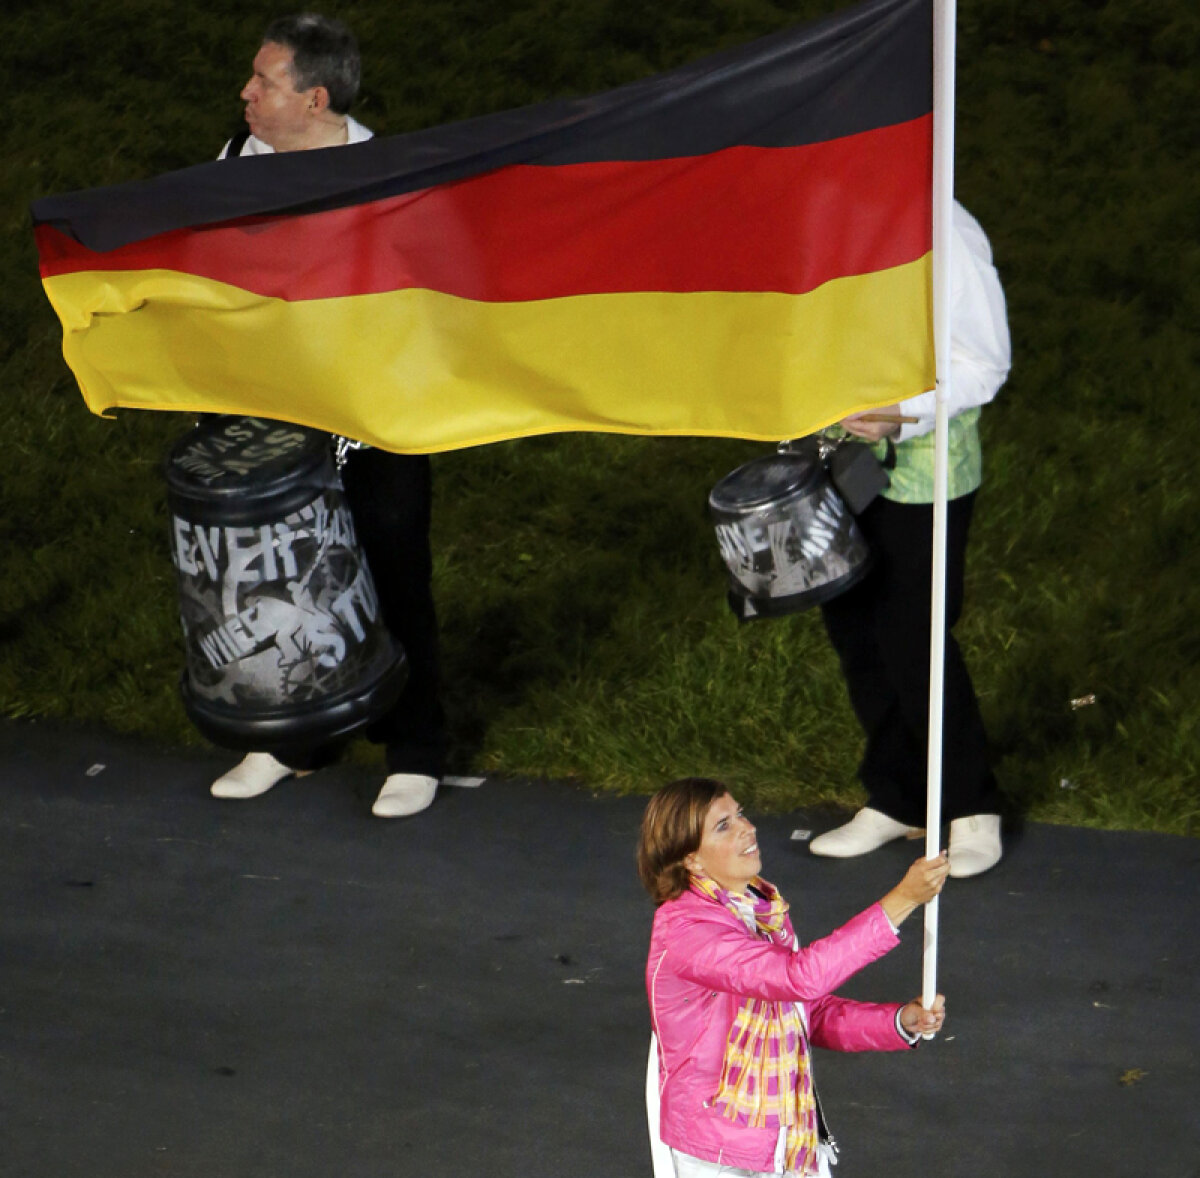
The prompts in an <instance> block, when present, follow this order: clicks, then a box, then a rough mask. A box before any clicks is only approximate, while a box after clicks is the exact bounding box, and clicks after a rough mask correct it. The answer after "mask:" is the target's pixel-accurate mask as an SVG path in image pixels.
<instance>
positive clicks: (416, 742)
mask: <svg viewBox="0 0 1200 1178" xmlns="http://www.w3.org/2000/svg"><path fill="white" fill-rule="evenodd" d="M359 76H360V65H359V53H358V45H357V43H356V42H355V39H354V36H353V34H352V33H351V32H350V30H349V29H348V28H347V27H346V26H345V25H344V24H342V23H341V22H340V21H336V20H331V19H329V18H327V17H324V16H319V15H317V14H315V13H304V14H301V15H298V16H286V17H281V18H280V19H279V20H276V21H274V22H272V23H271V24H270V25H269V26H268V28H267V31H266V32H265V33H264V34H263V41H262V45H261V47H260V48H259V50H258V52H257V53H256V54H255V57H254V66H253V74H252V75H251V78H250V80H249V81H248V82H247V83H246V85H245V87H243V89H242V94H241V97H242V100H243V101H244V102H245V104H246V123H247V131H245V132H242V133H241V134H240V135H236V136H234V138H233V139H231V140H230V141H229V142H228V143H226V144H225V146H224V147H223V148H222V149H221V154H220V157H219V158H221V159H226V158H228V157H229V156H230V155H243V156H245V155H269V154H271V153H272V152H281V151H306V150H310V149H312V148H320V147H339V146H343V145H345V144H353V143H362V142H365V141H366V140H368V139H370V138H371V135H372V132H371V131H369V130H368V129H367V128H366V127H364V126H363V125H362V124H361V123H359V122H358V121H357V120H355V119H353V118H351V116H350V115H349V113H348V111H349V109H350V106H351V104H352V103H353V102H354V99H355V97H356V96H357V94H358V86H359ZM342 480H343V483H344V486H345V491H346V498H347V501H348V502H349V504H350V509H351V512H352V514H353V516H354V523H355V529H356V531H357V533H358V538H359V540H360V542H361V544H362V547H363V550H364V552H365V554H366V558H367V563H368V565H369V566H370V569H371V573H372V576H373V578H374V580H375V587H376V590H377V591H378V593H379V599H380V604H381V607H382V610H383V616H384V620H385V621H386V622H387V625H388V629H389V630H391V632H392V633H393V634H394V635H395V636H396V638H397V639H399V641H400V643H401V644H402V645H403V646H404V649H405V653H406V654H407V656H408V668H409V671H408V680H407V682H406V683H405V687H404V691H403V692H402V694H401V696H400V699H399V700H398V701H397V703H396V704H395V706H394V707H392V708H391V709H390V710H389V711H388V712H386V713H385V714H384V715H383V716H382V717H380V718H379V719H378V720H376V721H375V722H374V723H373V724H371V725H369V726H368V727H367V729H366V735H367V737H368V738H369V739H371V740H373V741H375V742H377V743H379V744H383V745H384V746H385V748H386V755H387V770H388V776H387V779H386V780H385V781H384V784H383V788H382V789H381V790H380V793H379V796H378V798H377V799H376V801H375V804H374V805H373V806H372V808H371V812H372V813H373V814H375V815H377V816H378V817H380V818H396V817H404V816H407V815H410V814H416V813H419V812H420V811H421V810H424V809H425V808H426V807H427V806H429V805H430V803H432V801H433V799H434V796H435V794H436V792H437V786H438V781H439V779H440V778H441V776H442V771H443V768H444V758H445V745H446V738H445V716H444V714H443V711H442V706H441V700H440V696H439V692H438V653H437V619H436V616H435V613H434V605H433V595H432V590H431V587H430V581H431V577H432V571H433V569H432V558H431V555H430V551H429V519H430V497H431V496H430V468H429V459H428V457H427V456H425V455H408V454H391V453H388V452H387V451H383V450H372V449H363V450H357V451H351V452H350V454H349V457H348V460H347V462H346V465H345V467H344V468H343V470H342ZM338 751H339V750H338V748H336V747H334V748H325V749H319V750H317V751H315V752H313V751H312V750H310V749H299V748H298V749H296V750H294V751H289V752H288V753H287V754H283V753H281V754H280V756H279V757H278V758H277V757H275V756H272V755H271V754H269V753H250V754H248V755H247V756H246V757H245V759H244V760H243V761H242V762H241V763H240V764H239V765H237V766H235V767H234V768H233V769H231V770H230V771H229V772H228V773H226V774H224V775H223V776H221V777H220V778H218V779H217V780H216V781H215V782H214V783H213V786H212V793H213V796H214V797H219V798H242V799H244V798H253V797H258V796H259V795H260V794H263V793H266V791H267V790H269V789H270V788H271V787H272V786H274V785H276V784H277V783H278V782H280V781H282V780H283V779H284V778H285V777H288V776H290V775H292V774H293V773H295V774H303V773H307V772H312V771H313V770H314V769H318V768H320V767H321V766H323V765H326V764H328V763H329V762H331V761H332V760H333V759H334V758H335V757H336V756H337V753H338Z"/></svg>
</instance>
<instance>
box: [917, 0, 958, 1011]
mask: <svg viewBox="0 0 1200 1178" xmlns="http://www.w3.org/2000/svg"><path fill="white" fill-rule="evenodd" d="M955 15H956V0H933V342H934V356H935V361H936V365H937V392H936V404H937V411H936V416H935V418H934V466H933V569H932V573H931V575H932V584H931V592H930V601H931V605H930V619H931V627H932V628H931V635H930V641H929V749H928V773H927V777H926V803H925V854H926V856H927V857H928V858H931V859H932V858H934V857H935V856H936V855H937V854H938V852H939V851H940V850H941V846H940V843H941V838H942V710H943V696H944V681H945V669H946V517H947V508H946V490H947V481H948V480H947V471H948V466H949V429H948V425H949V417H948V414H947V410H946V399H947V396H948V393H949V387H950V250H951V248H952V241H953V239H952V235H951V231H950V230H951V224H952V219H953V215H954V212H953V208H954V49H955ZM937 952H938V897H937V896H935V897H934V898H933V899H932V900H930V901H929V903H928V904H927V905H926V906H925V956H924V968H923V971H922V972H923V978H922V987H921V1003H922V1005H923V1006H924V1007H925V1008H926V1009H927V1010H928V1009H929V1008H930V1007H931V1006H932V1005H933V1001H934V998H935V997H936V996H937Z"/></svg>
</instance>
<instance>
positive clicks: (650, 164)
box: [33, 0, 934, 453]
mask: <svg viewBox="0 0 1200 1178" xmlns="http://www.w3.org/2000/svg"><path fill="white" fill-rule="evenodd" d="M931 79H932V15H931V0H869V2H868V3H866V4H863V5H860V6H858V7H856V8H853V9H851V10H848V11H846V12H843V13H840V14H835V15H834V16H832V17H830V18H828V19H826V20H823V21H820V22H817V23H815V24H811V25H807V26H804V27H801V28H798V29H794V30H787V31H785V32H783V33H781V34H777V35H775V36H771V37H768V38H765V39H763V40H760V41H757V42H755V43H753V44H750V45H748V46H743V47H739V48H736V49H733V50H730V51H726V52H723V53H720V54H717V55H715V56H712V57H709V58H706V59H704V60H701V61H696V62H693V63H690V64H688V65H685V66H683V67H681V68H679V69H675V70H673V71H671V72H669V73H665V74H661V75H657V76H655V77H652V78H649V79H646V80H644V81H640V82H637V83H634V84H632V85H628V86H623V87H621V88H619V89H616V90H612V91H609V92H607V93H604V94H600V95H596V96H593V97H588V98H580V99H573V100H564V101H556V102H550V103H546V104H541V105H537V106H532V107H526V108H522V109H520V110H515V111H507V112H503V113H500V114H496V115H490V116H486V117H483V118H479V119H473V120H470V121H467V122H462V123H457V124H451V125H447V126H443V127H436V128H433V129H430V130H426V131H420V132H416V133H414V134H408V135H400V136H394V137H389V138H377V139H373V140H371V141H369V142H367V143H363V144H359V145H355V146H348V147H339V148H329V149H325V150H319V151H304V152H294V153H289V154H280V155H269V156H259V157H244V158H238V159H233V160H224V161H220V162H212V163H206V164H202V165H200V166H198V167H193V168H188V169H185V170H183V171H179V172H172V173H169V174H166V175H163V176H159V177H156V178H154V179H152V180H149V181H145V182H139V183H134V184H127V185H120V186H116V187H111V188H103V189H93V190H89V191H86V192H81V193H73V194H68V195H64V196H58V197H51V198H47V199H44V200H41V201H39V202H37V203H36V204H35V205H34V206H33V215H34V221H35V227H36V234H37V242H38V248H39V253H40V258H41V273H42V277H43V282H44V285H45V288H46V291H47V294H48V295H49V298H50V301H51V303H52V304H53V305H54V309H55V311H56V312H57V313H58V316H59V318H60V319H61V321H62V324H63V332H64V343H63V350H64V354H65V356H66V360H67V363H68V364H69V365H70V367H71V369H72V370H73V372H74V373H75V376H76V377H77V379H78V381H79V385H80V388H81V389H82V391H83V395H84V397H85V399H86V401H87V403H88V406H89V407H90V408H91V409H92V410H93V412H96V413H104V412H105V411H107V410H109V409H111V408H113V407H117V406H120V407H132V408H141V409H174V410H181V411H186V412H200V411H207V412H227V413H245V414H251V415H255V416H262V417H273V418H281V419H286V420H289V421H294V422H298V423H300V424H303V425H309V426H314V427H317V428H320V429H324V430H329V431H331V432H333V433H338V434H344V435H346V436H348V437H351V438H356V439H359V440H361V441H365V442H369V443H371V444H374V445H377V446H381V447H384V448H386V449H389V450H396V451H402V452H408V453H426V452H430V451H437V450H447V449H454V448H458V447H463V446H471V445H477V444H481V443H485V442H493V441H498V440H501V439H507V438H515V437H522V436H528V435H533V434H541V433H548V432H554V431H563V430H596V431H607V432H614V433H635V434H675V435H684V434H687V435H709V436H715V435H719V436H733V437H744V438H754V439H760V440H775V439H780V438H786V437H797V436H800V435H803V434H806V433H809V432H811V431H812V430H814V429H816V428H819V427H821V426H823V425H826V424H828V423H829V422H831V421H835V420H837V419H838V418H839V417H842V416H844V415H845V414H846V413H848V412H853V411H857V410H859V409H865V408H869V407H872V406H879V405H887V404H891V403H893V402H895V401H898V400H901V399H903V398H905V397H908V396H912V395H914V394H916V393H920V392H922V391H924V390H926V389H929V388H932V387H933V383H934V380H933V375H934V374H933V367H934V365H933V344H932V334H931V315H930V303H931V293H930V287H931V279H930V274H931V267H930V254H931V216H932V214H931V198H930V189H931V166H932V164H931V155H932V113H931V106H932V81H931ZM331 153H332V154H331Z"/></svg>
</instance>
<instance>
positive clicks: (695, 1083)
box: [646, 891, 908, 1171]
mask: <svg viewBox="0 0 1200 1178" xmlns="http://www.w3.org/2000/svg"><path fill="white" fill-rule="evenodd" d="M898 943H899V938H898V937H897V936H896V933H895V932H894V931H893V929H892V926H891V923H890V921H889V920H888V918H887V916H885V915H884V911H883V909H882V907H880V905H878V904H874V905H872V906H871V907H870V908H868V909H867V910H866V911H865V912H861V913H859V915H858V916H856V917H854V919H853V920H851V921H849V922H848V923H847V924H844V925H842V927H841V928H839V929H837V930H836V931H834V932H833V933H831V934H830V935H829V936H827V937H824V938H823V939H821V940H819V941H814V942H813V943H812V944H811V945H806V946H804V947H803V948H801V949H793V948H792V946H793V945H794V944H795V934H794V933H793V931H792V925H791V921H790V919H788V920H787V921H786V922H785V928H783V929H781V930H780V931H779V932H778V933H776V934H775V938H774V939H773V940H767V939H766V938H765V937H763V936H758V935H755V934H753V933H751V932H750V931H749V930H748V929H747V928H746V926H745V925H744V924H743V923H742V922H741V920H739V919H738V917H737V916H735V915H734V914H733V913H732V912H730V911H729V910H728V909H726V908H725V907H723V906H722V905H720V904H717V903H715V902H714V901H712V900H710V899H708V898H707V897H704V896H701V895H699V894H697V893H696V892H692V891H688V892H684V894H683V895H682V896H680V897H679V898H678V899H677V900H668V901H667V902H666V903H665V904H662V905H661V906H660V907H659V909H658V911H657V912H656V913H655V916H654V929H653V932H652V933H651V936H650V956H649V959H648V960H647V962H646V990H647V993H648V994H649V997H650V1018H651V1021H652V1022H653V1024H654V1033H655V1035H656V1036H657V1037H658V1065H659V1132H660V1135H661V1137H662V1139H663V1141H665V1142H666V1143H667V1145H670V1146H672V1147H673V1148H675V1149H678V1150H681V1151H682V1152H684V1153H688V1154H691V1155H692V1156H693V1157H698V1158H703V1159H705V1160H706V1161H712V1162H720V1163H723V1164H725V1165H728V1166H736V1167H740V1168H742V1169H747V1170H755V1171H770V1170H772V1169H773V1167H774V1158H775V1146H776V1142H777V1140H778V1138H779V1130H778V1129H770V1128H764V1129H753V1128H748V1127H746V1126H739V1125H736V1124H735V1123H734V1122H733V1121H731V1120H729V1119H727V1118H726V1117H724V1116H723V1115H722V1114H721V1112H720V1111H719V1110H718V1109H715V1108H713V1107H712V1104H711V1101H712V1098H713V1096H714V1094H715V1093H716V1091H717V1087H718V1085H719V1083H720V1079H721V1065H722V1063H723V1061H724V1059H725V1043H726V1040H727V1038H728V1036H729V1030H730V1028H731V1027H732V1026H733V1021H734V1018H735V1017H736V1015H737V1012H738V1008H739V1007H740V1006H741V1004H742V1001H743V999H745V998H747V997H754V998H767V999H770V1000H772V1001H777V1002H793V1001H794V1002H803V1003H804V1009H805V1014H806V1016H807V1021H808V1028H809V1037H810V1038H811V1040H812V1042H813V1043H814V1044H816V1046H818V1047H829V1048H833V1049H834V1050H836V1051H898V1050H901V1049H903V1048H906V1047H907V1046H908V1044H907V1043H906V1042H905V1040H904V1039H903V1038H902V1037H901V1036H900V1034H899V1033H898V1032H897V1031H896V1011H897V1010H898V1009H899V1005H898V1004H896V1003H868V1002H853V1001H851V1000H850V999H848V998H838V997H836V996H835V995H834V994H833V993H832V991H833V990H835V989H836V988H837V987H838V986H840V985H841V984H842V983H843V982H844V981H845V980H846V979H847V978H849V977H850V976H851V975H853V974H855V973H857V972H858V970H860V969H862V967H863V966H864V965H867V964H869V963H870V962H872V961H875V960H876V959H877V958H880V957H882V956H883V955H884V954H885V953H887V952H888V951H889V950H891V949H893V948H894V947H895V946H896V945H897V944H898Z"/></svg>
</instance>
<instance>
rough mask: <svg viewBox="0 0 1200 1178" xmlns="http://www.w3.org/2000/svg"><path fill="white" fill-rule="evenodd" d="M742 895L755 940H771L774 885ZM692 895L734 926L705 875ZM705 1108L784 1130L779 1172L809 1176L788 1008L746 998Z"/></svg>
mask: <svg viewBox="0 0 1200 1178" xmlns="http://www.w3.org/2000/svg"><path fill="white" fill-rule="evenodd" d="M750 886H751V887H752V888H753V889H754V891H755V892H757V893H759V895H755V894H754V893H753V892H751V893H747V897H746V898H747V899H749V900H751V901H752V905H753V909H754V923H755V927H756V929H757V930H758V933H759V935H760V936H765V937H768V938H771V939H774V935H775V934H776V933H778V932H779V931H780V930H781V929H782V928H783V927H784V918H785V917H786V915H787V910H788V905H787V901H786V900H784V898H783V897H782V896H781V895H780V894H779V890H778V889H777V888H776V887H775V885H774V884H770V883H767V881H766V880H765V879H760V878H755V880H754V882H753V883H752V884H751V885H750ZM692 887H693V888H694V889H695V890H696V891H697V892H699V893H700V894H701V895H702V896H707V897H708V898H709V899H710V900H713V901H714V902H715V903H717V904H721V905H722V906H723V907H725V908H728V909H729V911H730V912H732V913H734V915H736V916H737V917H738V919H739V920H741V919H743V917H742V912H741V910H739V908H738V905H737V903H736V901H735V900H734V898H733V897H732V896H731V895H730V893H729V892H727V891H726V890H725V889H724V888H722V887H720V886H719V885H718V884H717V883H715V882H714V881H713V880H711V879H710V878H709V877H708V876H706V875H693V876H692ZM713 1103H714V1104H715V1105H716V1106H717V1107H718V1108H719V1109H721V1111H722V1113H723V1114H724V1115H725V1116H726V1117H728V1118H729V1119H730V1120H731V1121H735V1122H736V1123H737V1124H739V1125H746V1126H749V1127H751V1128H755V1129H764V1128H765V1129H777V1128H779V1127H780V1126H786V1128H787V1136H786V1140H785V1154H784V1168H785V1169H786V1170H788V1171H789V1172H792V1171H794V1172H795V1173H798V1174H815V1173H816V1172H817V1142H818V1134H817V1102H816V1097H815V1096H814V1094H813V1085H812V1071H811V1069H810V1067H809V1058H808V1044H807V1040H806V1038H805V1034H804V1024H803V1023H802V1021H801V1019H800V1012H799V1011H798V1010H797V1009H796V1004H795V1003H794V1002H768V1001H767V1000H766V999H760V998H747V999H746V1000H745V1001H744V1002H743V1003H742V1005H741V1009H739V1010H738V1013H737V1018H735V1019H734V1022H733V1026H732V1027H731V1028H730V1031H729V1039H728V1041H727V1042H726V1044H725V1062H724V1065H723V1067H722V1069H721V1083H720V1086H719V1087H718V1089H717V1094H716V1096H715V1097H714V1098H713Z"/></svg>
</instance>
